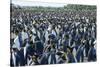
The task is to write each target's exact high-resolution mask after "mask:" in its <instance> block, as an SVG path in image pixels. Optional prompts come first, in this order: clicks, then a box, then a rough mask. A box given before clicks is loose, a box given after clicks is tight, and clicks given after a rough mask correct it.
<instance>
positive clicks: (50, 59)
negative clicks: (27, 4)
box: [10, 11, 97, 66]
mask: <svg viewBox="0 0 100 67" xmlns="http://www.w3.org/2000/svg"><path fill="white" fill-rule="evenodd" d="M10 20H11V21H10V65H11V66H25V65H27V66H30V65H44V64H62V63H77V62H91V61H96V59H97V58H96V27H97V26H96V11H63V12H59V11H58V12H56V11H48V12H42V11H38V12H35V11H33V12H32V11H12V12H11V19H10Z"/></svg>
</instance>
